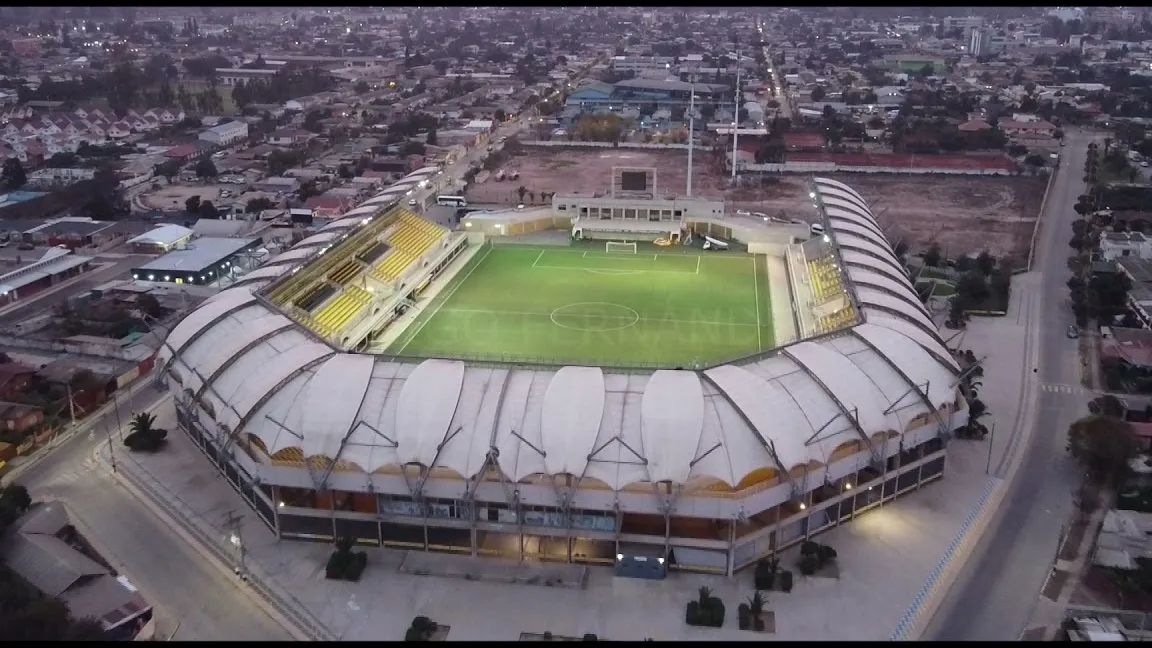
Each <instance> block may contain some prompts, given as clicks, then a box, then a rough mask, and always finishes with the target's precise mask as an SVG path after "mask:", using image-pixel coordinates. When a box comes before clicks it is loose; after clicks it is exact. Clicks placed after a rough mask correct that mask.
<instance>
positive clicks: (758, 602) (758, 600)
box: [748, 590, 767, 619]
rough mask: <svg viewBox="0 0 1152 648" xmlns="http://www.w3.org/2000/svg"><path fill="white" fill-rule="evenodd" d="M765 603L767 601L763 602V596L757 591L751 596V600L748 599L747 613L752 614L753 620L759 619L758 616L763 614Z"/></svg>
mask: <svg viewBox="0 0 1152 648" xmlns="http://www.w3.org/2000/svg"><path fill="white" fill-rule="evenodd" d="M765 603H767V601H765V600H764V595H763V594H761V593H760V591H759V590H757V591H756V593H755V594H753V595H752V598H750V599H748V611H749V612H751V613H752V618H753V619H758V618H760V614H761V613H763V612H764V604H765Z"/></svg>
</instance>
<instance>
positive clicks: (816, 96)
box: [812, 86, 826, 101]
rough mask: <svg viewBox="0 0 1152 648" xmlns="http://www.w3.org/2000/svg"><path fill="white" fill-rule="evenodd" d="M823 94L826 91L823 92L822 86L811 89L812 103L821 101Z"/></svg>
mask: <svg viewBox="0 0 1152 648" xmlns="http://www.w3.org/2000/svg"><path fill="white" fill-rule="evenodd" d="M825 94H826V91H825V90H824V86H816V87H815V88H812V101H823V100H824V95H825Z"/></svg>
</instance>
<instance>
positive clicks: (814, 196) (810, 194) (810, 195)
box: [808, 191, 816, 200]
mask: <svg viewBox="0 0 1152 648" xmlns="http://www.w3.org/2000/svg"><path fill="white" fill-rule="evenodd" d="M808 197H809V198H811V199H813V200H815V199H816V192H815V191H809V192H808Z"/></svg>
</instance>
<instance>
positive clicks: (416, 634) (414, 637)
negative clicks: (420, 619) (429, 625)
mask: <svg viewBox="0 0 1152 648" xmlns="http://www.w3.org/2000/svg"><path fill="white" fill-rule="evenodd" d="M427 640H428V639H427V637H426V636H425V635H424V633H423V632H421V631H420V630H417V629H416V628H408V631H407V632H405V633H404V641H427Z"/></svg>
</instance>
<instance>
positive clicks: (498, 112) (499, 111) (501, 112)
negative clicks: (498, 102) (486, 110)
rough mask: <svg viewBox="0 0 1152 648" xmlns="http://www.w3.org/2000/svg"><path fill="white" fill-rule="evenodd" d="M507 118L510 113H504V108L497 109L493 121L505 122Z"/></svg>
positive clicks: (493, 114)
mask: <svg viewBox="0 0 1152 648" xmlns="http://www.w3.org/2000/svg"><path fill="white" fill-rule="evenodd" d="M507 118H508V113H506V112H504V109H503V108H497V109H496V112H494V113H492V119H494V120H496V121H497V122H503V121H504V120H505V119H507Z"/></svg>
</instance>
